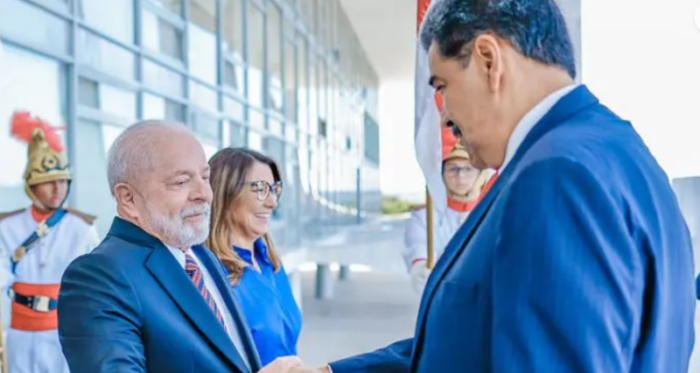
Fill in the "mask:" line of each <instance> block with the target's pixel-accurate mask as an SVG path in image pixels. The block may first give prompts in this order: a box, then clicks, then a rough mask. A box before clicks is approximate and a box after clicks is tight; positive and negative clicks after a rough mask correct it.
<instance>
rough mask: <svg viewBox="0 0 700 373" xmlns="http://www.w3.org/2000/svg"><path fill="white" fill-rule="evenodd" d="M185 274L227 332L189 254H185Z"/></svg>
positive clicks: (197, 267) (200, 273) (221, 317)
mask: <svg viewBox="0 0 700 373" xmlns="http://www.w3.org/2000/svg"><path fill="white" fill-rule="evenodd" d="M185 272H187V275H188V276H190V279H191V280H192V283H193V284H194V287H196V288H197V291H199V293H200V294H201V295H202V297H203V298H204V301H205V302H207V304H208V305H209V308H211V310H212V312H214V316H216V319H217V320H219V323H221V326H222V327H223V328H224V330H226V331H228V328H226V324H225V323H224V318H223V316H221V312H219V307H217V306H216V302H214V297H212V296H211V294H210V293H209V290H207V287H206V285H205V284H204V276H203V275H202V271H201V270H200V269H199V265H198V264H197V261H195V260H194V257H193V256H192V254H191V253H186V254H185Z"/></svg>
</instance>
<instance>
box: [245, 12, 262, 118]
mask: <svg viewBox="0 0 700 373" xmlns="http://www.w3.org/2000/svg"><path fill="white" fill-rule="evenodd" d="M247 21H248V38H249V39H248V68H249V70H248V96H249V100H250V102H251V103H252V104H253V105H256V106H262V105H263V103H264V101H263V97H264V94H265V90H264V89H263V82H264V79H263V72H264V71H265V18H264V15H263V13H262V12H261V11H260V9H258V8H257V7H256V6H254V5H253V3H248V20H247Z"/></svg>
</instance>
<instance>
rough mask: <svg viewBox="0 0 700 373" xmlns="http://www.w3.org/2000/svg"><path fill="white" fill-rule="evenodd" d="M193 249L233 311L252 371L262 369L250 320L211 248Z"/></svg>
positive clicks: (227, 306) (227, 305) (200, 247)
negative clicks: (247, 319) (249, 324)
mask: <svg viewBox="0 0 700 373" xmlns="http://www.w3.org/2000/svg"><path fill="white" fill-rule="evenodd" d="M192 250H194V252H195V253H196V254H197V257H198V258H199V260H201V261H202V264H204V266H205V267H206V268H207V271H209V274H210V275H211V277H212V279H213V280H214V283H215V284H216V287H217V288H218V289H219V293H220V294H221V297H222V298H223V300H224V303H226V308H228V310H229V312H230V313H231V318H232V319H233V322H234V323H235V324H236V329H237V330H238V332H239V334H240V336H241V341H242V342H243V347H244V348H245V349H246V351H245V352H246V354H247V355H248V361H249V363H250V365H251V369H252V371H253V372H257V371H259V370H260V369H262V363H261V361H260V355H259V354H258V350H257V348H256V347H255V343H254V342H253V336H252V335H251V333H250V328H249V327H248V322H247V321H246V320H245V315H243V312H242V311H241V308H240V307H239V306H238V302H236V299H235V298H234V296H233V294H232V293H231V288H230V286H229V284H228V281H226V276H225V275H224V273H223V272H222V270H221V267H220V264H219V263H218V262H217V261H216V259H215V258H214V256H213V255H212V253H211V252H209V249H207V248H205V247H203V246H199V245H198V246H194V247H193V248H192Z"/></svg>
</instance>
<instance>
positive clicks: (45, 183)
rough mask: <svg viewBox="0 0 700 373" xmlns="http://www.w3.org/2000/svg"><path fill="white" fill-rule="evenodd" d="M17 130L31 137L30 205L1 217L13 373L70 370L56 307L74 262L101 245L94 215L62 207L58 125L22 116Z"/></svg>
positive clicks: (64, 191)
mask: <svg viewBox="0 0 700 373" xmlns="http://www.w3.org/2000/svg"><path fill="white" fill-rule="evenodd" d="M12 133H13V135H15V136H16V137H17V138H19V139H20V140H24V141H28V142H29V151H28V156H29V157H28V158H29V159H28V163H27V168H26V171H25V173H24V180H25V191H26V193H27V195H28V196H29V198H30V199H31V201H32V205H31V206H30V207H28V208H24V209H21V210H17V211H14V212H10V213H4V214H0V291H1V293H2V297H3V302H11V318H10V329H9V331H8V333H7V360H8V361H7V362H8V373H54V372H59V373H63V372H65V373H68V372H69V370H68V366H67V364H66V362H65V359H64V357H63V353H62V351H61V345H60V343H59V340H58V332H57V325H58V319H57V312H56V304H57V298H58V291H59V284H60V282H61V277H62V276H63V272H64V271H65V269H66V267H68V264H70V263H71V262H72V261H73V260H74V259H75V258H77V257H78V256H80V255H82V254H85V253H87V252H89V251H90V250H92V248H94V247H95V246H97V244H98V243H99V238H98V235H97V230H96V228H95V226H94V225H93V222H94V220H95V217H93V216H90V215H86V214H84V213H81V212H78V211H75V210H71V209H67V208H63V204H64V202H65V201H66V198H67V196H68V191H69V187H70V181H71V173H70V169H69V165H68V162H67V161H66V158H65V157H64V155H63V146H62V145H61V141H60V137H59V136H58V135H57V134H56V132H55V129H54V128H53V127H51V126H50V125H48V123H46V122H44V121H42V120H40V119H36V118H32V117H31V116H30V115H29V113H26V112H22V113H16V114H15V115H14V116H13V119H12Z"/></svg>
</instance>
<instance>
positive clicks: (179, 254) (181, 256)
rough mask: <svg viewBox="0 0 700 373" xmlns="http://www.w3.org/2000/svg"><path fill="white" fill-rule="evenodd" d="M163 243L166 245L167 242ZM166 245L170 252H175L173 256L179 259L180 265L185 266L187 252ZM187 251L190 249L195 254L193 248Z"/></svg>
mask: <svg viewBox="0 0 700 373" xmlns="http://www.w3.org/2000/svg"><path fill="white" fill-rule="evenodd" d="M163 245H165V244H163ZM165 247H167V248H168V251H170V253H171V254H173V256H174V257H175V260H177V262H178V263H179V264H180V267H182V268H185V261H186V260H185V259H186V258H185V252H183V251H182V250H180V249H177V248H174V247H172V246H170V245H165ZM187 251H190V252H191V254H192V255H194V252H193V251H191V250H187Z"/></svg>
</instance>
